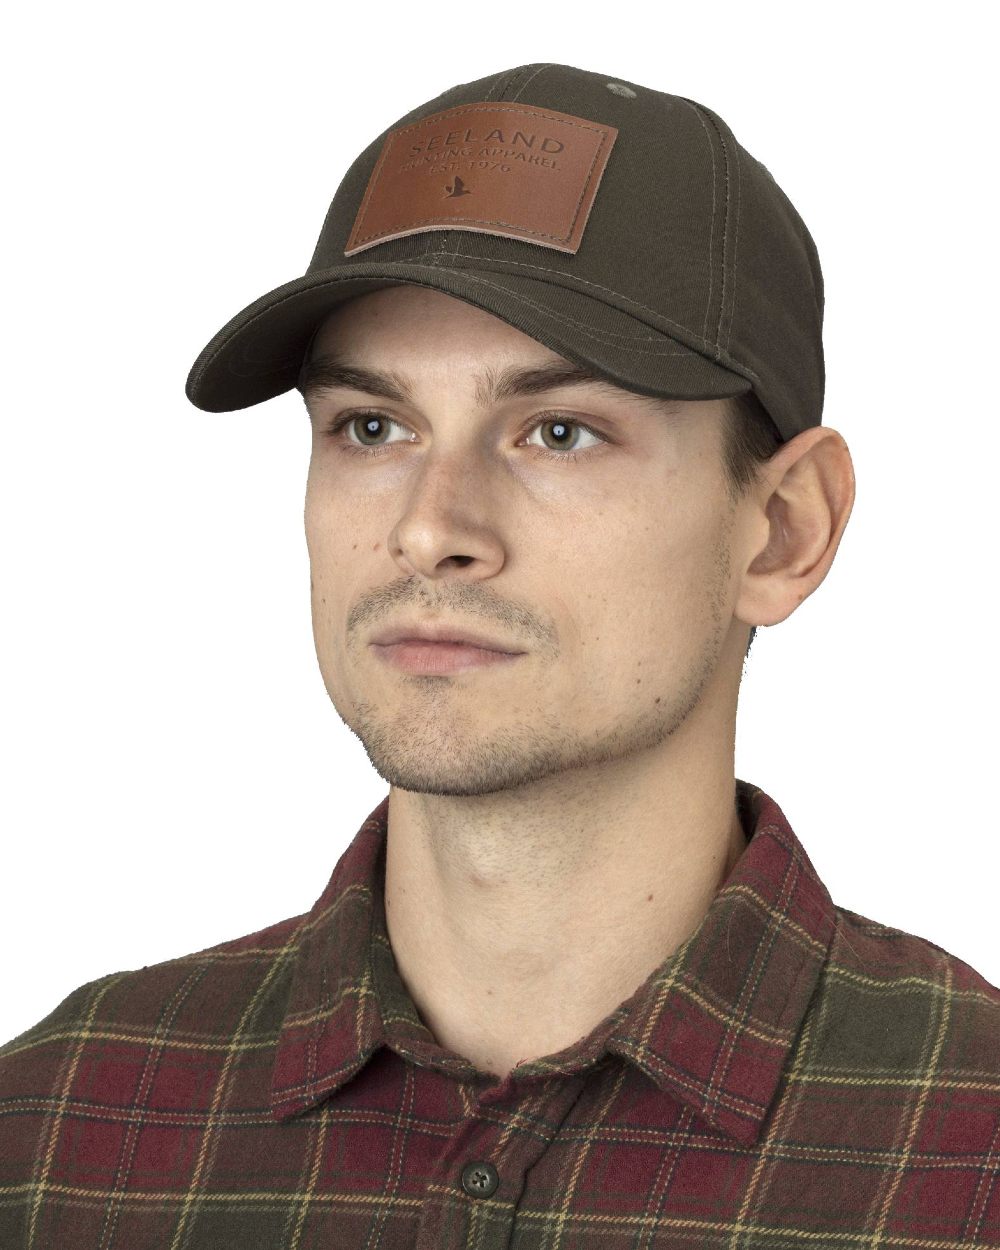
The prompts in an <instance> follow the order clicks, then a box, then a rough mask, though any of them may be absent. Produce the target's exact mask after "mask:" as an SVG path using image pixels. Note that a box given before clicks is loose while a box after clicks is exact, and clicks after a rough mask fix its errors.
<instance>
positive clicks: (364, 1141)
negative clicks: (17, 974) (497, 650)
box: [0, 780, 1000, 1250]
mask: <svg viewBox="0 0 1000 1250" xmlns="http://www.w3.org/2000/svg"><path fill="white" fill-rule="evenodd" d="M736 792H737V798H738V802H739V809H740V813H741V817H742V819H743V824H744V829H745V830H746V832H747V836H748V838H749V842H748V845H747V848H746V850H745V851H744V853H743V855H742V857H741V858H740V860H739V861H738V863H737V864H736V866H735V868H734V869H733V871H732V872H731V874H730V875H729V877H728V878H727V879H726V881H725V882H724V884H723V886H722V888H721V889H720V890H719V892H718V893H717V894H716V896H715V898H714V899H713V901H712V903H711V906H710V907H709V909H708V912H707V913H706V915H705V917H704V918H703V920H702V922H701V924H700V925H699V927H698V928H697V930H696V931H695V932H694V933H693V934H692V935H691V936H690V937H689V938H688V939H687V940H686V941H685V942H684V943H683V944H682V945H681V946H680V947H679V948H678V949H677V950H676V951H675V952H674V953H673V954H672V955H670V956H669V957H668V958H667V959H666V960H665V961H664V962H663V963H662V964H661V966H660V967H659V968H658V969H657V970H656V971H655V972H654V973H653V974H652V975H651V976H650V977H649V978H648V979H647V980H646V981H645V982H644V983H643V984H642V985H641V986H640V987H639V988H638V989H636V990H635V992H634V993H633V994H632V995H631V997H630V998H628V999H626V1000H625V1001H623V1002H622V1003H621V1004H620V1006H619V1007H618V1008H617V1009H616V1010H615V1011H614V1012H613V1013H612V1014H611V1015H609V1016H608V1017H607V1018H606V1019H605V1020H603V1021H602V1022H601V1023H600V1024H599V1025H597V1027H596V1028H594V1030H593V1031H592V1032H591V1033H590V1034H589V1035H588V1036H587V1037H585V1038H582V1039H581V1040H579V1041H578V1042H576V1043H574V1044H573V1045H572V1046H570V1047H568V1048H567V1049H565V1050H562V1051H560V1052H558V1053H556V1054H552V1055H548V1056H546V1057H544V1058H542V1059H539V1060H537V1061H535V1062H528V1063H524V1064H521V1065H518V1067H517V1068H515V1070H514V1071H513V1072H511V1073H510V1074H509V1075H508V1076H507V1077H506V1078H504V1079H502V1080H501V1079H499V1078H497V1077H494V1076H490V1075H488V1074H483V1073H479V1072H477V1071H476V1069H475V1068H474V1067H473V1066H472V1065H471V1064H470V1063H469V1062H467V1061H466V1060H465V1059H463V1058H462V1057H461V1056H459V1055H457V1054H455V1053H454V1052H451V1051H448V1050H445V1049H444V1048H442V1047H441V1046H439V1045H438V1044H437V1042H436V1041H435V1039H434V1036H433V1034H432V1033H431V1032H430V1031H429V1030H428V1029H427V1027H426V1026H425V1025H424V1024H423V1022H422V1021H421V1019H420V1017H419V1015H418V1013H417V1011H416V1009H415V1007H414V1004H413V1001H412V999H411V998H410V996H409V994H408V992H407V990H406V988H405V986H404V984H403V982H402V980H401V978H400V976H399V973H398V970H397V968H396V965H395V961H394V958H393V954H392V948H391V946H390V943H389V939H388V933H387V929H386V924H385V911H384V900H383V885H384V880H385V874H384V870H385V837H386V828H387V826H386V820H387V809H388V798H386V799H384V800H383V801H382V803H381V804H380V805H379V806H378V807H377V808H376V809H375V810H374V811H373V812H372V813H371V815H370V816H369V817H368V818H367V819H366V820H365V822H364V824H363V825H362V826H361V828H360V830H359V831H358V833H357V835H356V836H355V838H354V840H353V842H352V843H351V845H350V846H349V847H348V849H347V850H346V851H345V853H344V855H343V856H342V857H341V859H340V861H339V862H338V864H337V866H336V868H335V870H334V872H333V875H332V877H331V878H330V881H329V883H328V884H327V886H326V888H325V890H324V891H323V893H322V894H321V895H320V897H319V899H318V900H317V901H316V904H315V906H314V907H313V908H312V910H311V911H310V912H308V913H306V914H304V915H301V916H296V917H293V918H292V919H289V920H283V921H281V922H279V923H278V924H275V925H272V926H270V927H269V928H266V929H262V930H260V931H259V932H257V933H252V934H250V935H249V936H247V937H241V938H237V939H235V940H233V941H228V942H224V943H222V944H221V945H218V946H213V947H211V948H209V949H207V950H204V951H199V952H197V953H196V954H191V955H184V956H181V957H180V958H177V959H170V960H167V961H166V962H164V963H159V964H155V965H151V966H149V967H144V968H140V969H133V970H129V971H124V972H114V973H111V974H110V975H107V976H103V977H100V978H99V979H97V980H95V981H91V982H89V983H88V984H86V985H83V986H81V987H80V988H79V989H76V990H74V991H73V992H72V993H71V994H69V995H68V996H67V997H66V998H65V999H64V1000H63V1001H62V1002H61V1003H60V1004H59V1005H58V1006H57V1007H56V1008H55V1009H54V1010H53V1011H52V1012H51V1013H50V1014H49V1015H48V1016H46V1017H45V1018H44V1019H43V1020H41V1021H40V1022H39V1023H38V1024H36V1025H35V1026H33V1027H32V1028H30V1029H28V1030H27V1032H25V1033H22V1034H21V1035H20V1036H18V1037H16V1038H14V1039H13V1040H12V1041H10V1042H8V1043H7V1044H6V1045H4V1046H3V1047H0V1247H2V1250H29V1248H30V1250H154V1248H155V1250H319V1248H320V1247H323V1248H324V1250H355V1248H356V1250H362V1248H364V1250H370V1248H374V1247H380V1248H381V1250H404V1248H405V1250H414V1248H417V1250H458V1247H465V1248H469V1247H475V1248H476V1250H501V1247H503V1248H504V1250H543V1248H544V1250H597V1248H598V1247H601V1248H602V1250H626V1248H628V1250H638V1248H642V1250H666V1248H667V1247H671V1248H675V1247H676V1248H678V1250H679V1248H681V1247H684V1248H685V1250H691V1248H692V1247H698V1248H699V1250H706V1248H711V1250H715V1248H719V1250H722V1248H723V1247H725V1248H726V1250H735V1248H737V1247H739V1248H741V1250H744V1248H749V1247H753V1248H754V1250H793V1248H796V1247H802V1250H805V1248H806V1247H810V1246H813V1247H821V1248H822V1250H827V1248H831V1250H832V1248H836V1250H855V1248H857V1250H862V1248H867V1247H879V1250H888V1248H890V1247H900V1248H902V1247H906V1248H908V1250H952V1248H953V1247H954V1250H958V1247H968V1246H994V1247H1000V990H998V989H997V988H996V987H995V986H992V985H991V984H990V983H989V982H987V981H986V980H985V979H984V978H983V977H982V976H980V975H979V974H978V973H976V972H975V971H974V970H973V969H972V968H970V967H969V966H968V965H967V964H965V963H963V962H962V961H961V960H960V959H957V958H956V957H954V956H952V955H950V954H948V953H947V952H946V951H944V950H942V949H941V948H940V947H938V946H935V945H934V944H933V943H932V942H929V941H927V940H925V939H923V938H920V937H914V936H912V935H909V934H907V933H904V932H901V931H900V930H898V929H893V928H889V927H887V926H885V925H882V924H879V923H877V922H875V921H873V920H869V919H866V918H865V917H863V916H860V915H857V914H856V913H854V912H851V911H847V910H844V909H843V908H839V907H835V906H834V904H833V903H832V901H831V899H830V895H829V894H828V892H827V890H826V888H825V887H824V885H823V884H822V882H821V881H820V880H819V878H818V876H817V874H816V871H815V869H814V868H813V865H812V863H811V862H810V860H809V857H808V856H807V855H806V852H805V850H804V849H803V847H802V845H801V844H800V843H799V841H798V839H797V838H796V836H795V834H794V833H793V832H792V829H791V828H790V826H789V824H788V822H787V820H786V819H785V817H784V815H783V813H782V812H781V810H780V808H779V807H778V806H777V804H776V803H775V802H774V801H773V800H772V799H771V798H769V797H768V796H767V795H766V794H764V793H763V791H761V790H760V789H759V788H757V787H755V786H752V785H749V784H748V783H746V782H742V781H739V780H737V787H736ZM629 988H630V987H628V986H625V987H623V992H627V991H628V989H629Z"/></svg>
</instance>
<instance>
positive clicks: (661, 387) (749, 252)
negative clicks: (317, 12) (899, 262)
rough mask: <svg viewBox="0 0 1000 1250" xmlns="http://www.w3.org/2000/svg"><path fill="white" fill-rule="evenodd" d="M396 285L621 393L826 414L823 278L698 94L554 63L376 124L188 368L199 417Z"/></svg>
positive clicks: (805, 236)
mask: <svg viewBox="0 0 1000 1250" xmlns="http://www.w3.org/2000/svg"><path fill="white" fill-rule="evenodd" d="M397 283H416V284H418V285H421V286H428V287H433V288H435V289H436V290H439V291H444V292H446V293H447V294H449V295H453V296H455V297H457V298H458V299H462V300H466V301H467V302H468V303H470V304H474V305H476V306H477V307H478V308H482V309H485V310H486V311H487V312H489V313H492V314H493V315H494V316H497V317H499V318H501V319H502V320H503V321H506V322H508V323H509V324H510V325H512V326H514V327H516V328H517V329H518V330H521V331H523V332H524V333H525V334H528V335H530V336H531V337H532V338H534V339H536V340H538V341H539V342H541V343H544V344H545V345H546V346H547V347H550V348H551V349H552V350H553V351H555V352H558V353H559V354H560V355H562V356H565V357H567V358H568V359H570V360H573V361H576V362H577V363H580V364H583V365H586V366H589V367H590V368H592V369H593V370H595V371H596V372H598V373H600V374H603V375H604V376H605V377H607V378H609V379H610V380H611V381H612V382H613V383H615V384H616V385H618V386H621V387H623V388H625V389H626V390H631V391H637V392H639V393H640V394H643V395H653V396H659V397H663V398H674V399H713V398H722V397H724V396H731V395H738V394H742V393H743V392H745V391H748V390H753V391H754V392H755V393H756V395H757V397H758V398H759V400H760V401H761V403H762V404H763V405H764V407H765V409H766V410H767V411H768V413H769V414H770V416H771V418H772V420H773V421H774V423H775V425H776V426H777V429H778V431H779V433H780V434H781V437H782V439H783V440H787V439H790V438H793V437H794V436H795V435H796V434H798V433H800V432H801V431H802V430H804V429H807V428H808V427H809V426H813V425H819V424H821V420H822V411H823V383H824V369H823V344H822V325H823V278H822V274H821V271H820V266H819V257H818V255H817V253H816V247H815V244H814V243H813V241H812V238H811V237H810V235H809V232H808V230H807V229H806V227H805V224H804V223H803V221H802V219H801V218H800V217H799V215H798V213H797V212H796V211H795V209H794V207H793V206H792V204H791V202H790V201H789V199H788V198H787V196H786V195H785V194H784V192H783V191H782V190H781V188H780V187H779V186H778V185H777V183H776V182H775V181H774V179H773V178H772V177H771V175H770V174H769V173H768V171H767V170H766V169H765V168H764V166H763V165H761V164H760V162H759V161H757V160H755V159H754V157H752V156H751V155H750V154H749V152H747V151H746V150H745V149H744V148H743V147H741V146H740V145H739V144H738V143H737V142H736V139H735V138H734V137H733V134H732V131H731V130H730V129H729V127H728V126H727V125H726V123H725V122H724V121H723V120H722V118H721V117H719V116H718V115H717V114H716V113H713V112H712V110H711V109H708V108H706V107H705V106H704V105H701V104H697V103H695V101H693V100H689V99H686V98H684V97H681V96H672V95H667V94H666V93H664V92H662V91H654V90H652V89H651V88H649V87H644V86H641V85H639V84H638V83H631V82H625V81H623V80H620V79H616V78H612V77H610V76H608V75H606V74H598V73H593V72H591V71H589V70H582V69H576V68H574V67H573V66H571V65H558V64H551V63H542V64H533V65H521V66H518V67H517V68H516V69H507V70H503V71H502V72H501V73H497V74H491V75H490V76H489V77H487V78H480V79H477V80H476V81H475V82H469V83H461V84H460V85H459V86H457V87H452V88H451V89H450V90H449V91H446V92H444V93H443V94H442V95H439V96H436V97H435V98H434V99H433V100H429V101H428V102H427V103H425V104H422V105H420V106H419V107H418V108H415V109H414V110H413V111H412V112H410V113H407V114H406V115H405V116H404V117H401V118H400V119H399V120H398V121H397V122H396V123H394V125H392V126H391V127H389V129H388V130H386V131H383V133H382V134H380V135H379V136H378V138H376V139H375V140H373V142H372V143H371V144H370V145H369V146H368V147H367V148H366V149H365V150H364V152H362V153H361V155H360V156H359V157H358V158H357V159H356V160H355V161H354V163H353V164H352V165H351V167H350V169H349V170H348V171H347V173H346V175H345V176H344V178H343V180H342V182H341V183H340V186H339V187H338V188H337V192H336V195H335V196H334V198H333V203H332V204H331V205H330V209H329V211H328V213H327V215H326V220H325V222H324V223H323V229H322V232H321V234H320V237H319V242H318V243H317V245H316V249H315V251H314V253H313V257H312V260H311V261H310V263H309V267H308V269H307V270H306V273H305V275H304V276H303V277H300V278H295V279H293V280H292V281H291V282H286V283H285V284H284V285H283V286H280V287H277V288H276V289H275V290H273V291H270V292H268V293H267V294H266V295H263V296H261V297H260V299H257V300H255V301H254V302H253V303H252V304H250V305H248V306H247V307H246V308H244V309H243V311H242V312H240V313H238V314H237V315H236V316H235V317H234V318H233V319H232V320H231V321H230V322H229V323H228V324H227V325H225V326H224V327H223V328H222V329H221V330H220V331H219V332H218V334H216V335H215V337H214V338H213V339H212V340H211V342H210V343H208V345H207V346H206V347H205V348H204V350H203V351H202V352H201V354H200V355H199V357H198V359H197V360H196V361H195V363H194V365H193V367H192V369H191V372H190V375H189V376H188V380H187V395H188V398H189V399H190V400H191V402H192V403H193V404H195V405H197V407H199V408H202V409H204V410H205V411H206V412H228V411H232V410H233V409H237V408H247V407H249V406H250V405H252V404H258V403H260V402H262V401H263V400H266V399H270V398H272V397H273V396H275V395H280V394H282V393H283V392H285V391H288V390H290V389H291V388H292V387H293V386H295V385H296V382H297V380H298V377H299V372H300V369H301V366H302V363H303V360H304V358H305V355H306V352H307V350H308V348H309V345H310V343H311V340H312V337H313V335H314V333H315V331H316V330H317V328H318V327H319V325H320V324H321V323H322V321H323V320H324V319H325V317H326V316H327V315H328V314H329V313H330V312H331V311H332V310H333V309H334V308H335V307H336V306H337V305H338V304H341V303H343V302H344V301H345V300H348V299H352V298H354V297H355V296H358V295H363V294H366V293H368V292H369V291H375V290H378V289H380V288H382V287H387V286H393V285H395V284H397Z"/></svg>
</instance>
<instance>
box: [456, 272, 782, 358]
mask: <svg viewBox="0 0 1000 1250" xmlns="http://www.w3.org/2000/svg"><path fill="white" fill-rule="evenodd" d="M437 272H439V273H440V272H444V273H455V274H461V275H462V276H463V277H465V278H471V279H472V281H473V282H478V283H480V284H481V285H483V286H488V287H492V288H493V289H494V290H496V291H501V292H502V293H503V294H504V295H505V296H506V297H508V298H511V297H513V298H514V299H517V300H520V301H521V302H522V303H524V304H527V305H529V307H531V308H534V309H537V311H538V312H541V313H543V314H544V315H545V316H548V317H551V318H552V319H553V320H554V321H562V322H565V323H567V324H569V325H573V326H576V327H578V328H579V329H580V330H581V331H582V333H583V334H584V335H585V336H586V337H587V338H592V339H597V340H598V341H599V342H603V343H608V344H609V345H610V346H614V347H618V348H619V350H622V351H624V350H626V349H628V350H631V351H632V352H634V353H637V354H640V355H649V356H682V355H685V354H686V352H695V351H696V349H695V348H693V347H689V348H686V350H685V345H684V344H683V343H682V344H680V347H681V351H676V350H673V349H669V348H666V347H664V348H662V349H660V350H657V349H655V348H642V347H630V346H629V345H628V344H622V343H615V342H614V341H613V340H611V339H608V338H607V337H605V336H604V335H603V334H602V333H601V332H600V331H595V330H593V329H592V328H591V329H586V328H584V327H585V323H583V322H580V321H576V320H575V319H574V318H572V317H569V316H567V315H566V314H565V313H558V312H556V311H555V310H554V309H551V308H548V307H547V306H546V305H544V304H536V303H535V302H534V300H530V299H528V298H527V296H525V295H520V294H518V293H517V292H514V291H511V290H510V289H509V288H508V287H503V286H500V285H499V284H498V283H496V282H490V281H489V280H488V279H486V278H482V277H480V276H479V275H478V274H476V273H474V272H472V271H471V270H468V269H452V268H450V267H448V266H444V265H442V266H441V267H440V268H439V269H438V270H437ZM638 341H639V342H648V341H649V340H648V339H640V340H638ZM696 354H698V355H700V354H701V353H697V352H696ZM733 363H734V364H739V362H737V361H734V362H733ZM739 368H740V369H745V370H746V372H747V373H748V374H749V375H750V376H751V377H753V378H754V379H756V377H757V375H756V373H754V372H753V370H752V369H747V368H746V366H745V365H739Z"/></svg>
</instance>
